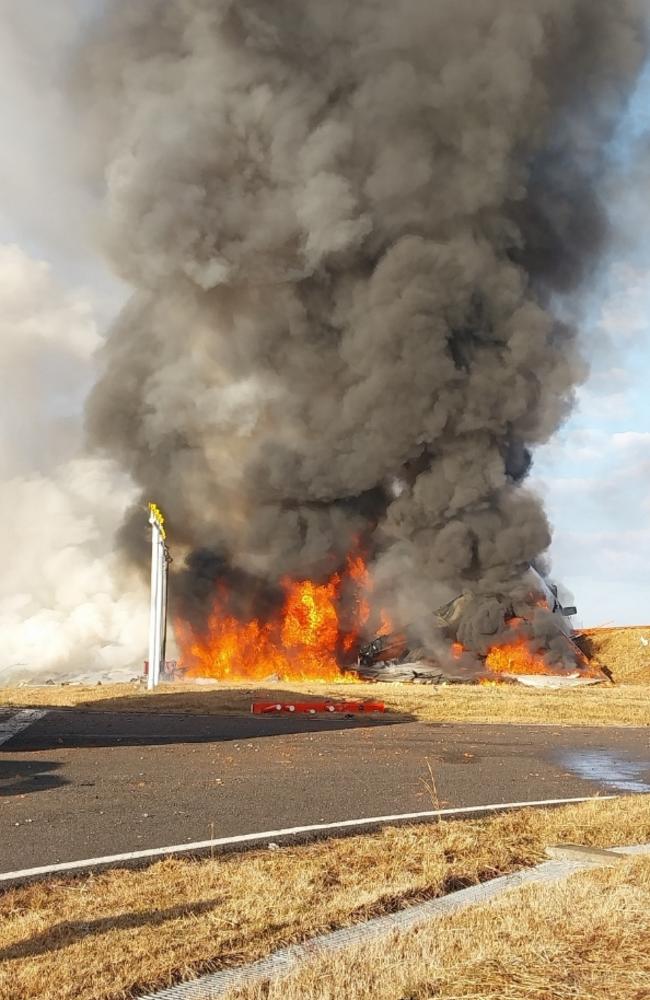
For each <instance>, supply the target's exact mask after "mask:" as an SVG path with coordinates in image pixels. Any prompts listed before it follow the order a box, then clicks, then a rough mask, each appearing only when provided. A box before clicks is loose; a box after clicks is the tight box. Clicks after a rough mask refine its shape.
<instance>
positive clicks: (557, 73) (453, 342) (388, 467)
mask: <svg viewBox="0 0 650 1000" xmlns="http://www.w3.org/2000/svg"><path fill="white" fill-rule="evenodd" d="M646 50H647V38H646V18H645V12H644V3H643V2H641V0H618V2H617V3H611V2H610V0H538V2H537V3H535V4H522V3H521V2H520V0H485V2H482V3H476V2H475V0H438V2H436V3H431V2H428V0H404V2H401V3H398V4H396V3H394V2H393V0H359V2H357V3H355V4H353V5H350V4H349V3H348V2H347V0H329V2H328V3H322V2H321V0H275V2H274V3H273V4H269V3H264V2H262V0H238V2H237V3H234V2H232V0H178V2H174V3H169V2H168V0H150V2H148V3H146V4H134V3H132V2H131V0H113V2H112V3H111V4H108V5H106V6H105V9H104V10H103V12H102V13H101V14H100V15H99V16H98V18H97V19H96V21H95V22H94V25H93V28H92V37H91V38H89V39H87V41H86V44H85V46H84V57H83V58H84V63H83V65H81V66H80V67H79V74H78V76H79V91H80V93H83V99H84V100H85V101H86V102H87V107H88V109H89V119H90V120H89V122H88V127H87V129H83V130H82V131H83V133H84V136H85V137H88V136H91V137H92V138H93V139H94V143H93V148H94V150H95V151H96V153H97V161H96V162H97V168H98V180H100V181H101V182H105V183H106V185H107V194H106V218H105V224H104V230H103V231H104V236H105V244H106V248H107V251H108V253H109V254H110V257H111V259H112V261H113V263H114V266H115V267H116V269H117V270H118V271H119V273H120V275H121V276H122V277H123V278H124V279H125V280H126V281H127V282H129V283H130V284H131V285H132V286H133V287H134V288H135V293H134V296H133V299H132V301H131V302H130V304H129V305H128V306H127V307H126V309H125V310H124V312H123V314H122V315H121V317H120V318H119V319H118V321H117V323H116V324H115V327H114V329H113V331H112V333H111V336H110V338H109V340H108V342H107V345H106V348H105V355H104V372H103V375H102V377H101V379H100V381H99V383H98V384H97V386H96V387H95V389H94V391H93V394H92V396H91V399H90V403H89V407H88V420H87V423H88V431H89V436H90V440H91V443H92V444H93V445H94V446H96V447H97V448H99V449H102V450H104V451H105V452H107V453H109V454H110V455H112V456H114V457H116V458H117V459H118V460H119V461H120V462H121V463H122V465H123V467H124V468H125V469H126V470H127V471H128V472H129V473H130V475H131V476H132V477H133V479H134V481H135V482H136V483H137V484H138V485H139V486H140V488H141V491H142V492H141V501H140V503H139V504H136V505H135V506H134V508H133V509H132V510H131V511H130V512H129V515H128V517H127V519H126V523H125V525H124V528H123V532H122V541H123V545H124V551H125V553H126V554H127V555H128V557H129V558H130V559H131V560H133V561H135V562H140V563H141V564H142V565H143V566H146V562H147V556H148V550H147V546H146V542H145V538H144V536H143V533H142V505H143V504H146V502H147V501H148V500H149V499H150V498H152V497H155V498H156V499H157V500H159V502H160V503H161V504H162V505H163V507H164V508H165V510H166V512H167V514H168V520H169V524H170V529H171V530H172V532H173V535H174V538H175V540H176V563H175V567H174V569H175V572H174V574H173V576H172V579H171V581H170V600H171V603H172V610H173V615H174V618H175V622H176V630H177V637H178V642H179V646H180V651H181V659H182V662H183V663H184V664H185V666H186V669H187V670H188V671H189V672H192V673H206V674H208V675H211V676H217V677H233V676H237V677H256V678H259V677H261V676H268V675H270V674H281V675H282V676H286V677H309V678H314V677H322V678H324V679H331V678H332V677H333V676H339V675H340V674H341V669H342V668H343V669H345V666H346V664H349V665H353V664H354V662H355V657H356V653H355V654H354V655H353V650H355V649H356V650H358V648H359V647H366V646H367V642H368V641H369V640H370V639H371V638H372V637H373V636H376V635H377V634H378V633H382V634H385V633H388V632H393V631H395V629H397V630H399V629H407V631H408V632H409V637H408V639H407V642H406V646H407V648H409V649H417V648H420V649H422V650H424V651H426V655H427V656H428V657H432V656H435V658H437V659H438V660H441V661H442V662H443V666H444V668H445V669H446V670H451V669H453V670H454V671H455V672H456V673H457V674H459V675H462V676H466V677H468V678H469V677H478V676H482V675H483V674H484V672H485V670H486V666H488V667H489V669H490V670H491V671H492V673H494V674H499V675H501V676H505V675H506V674H507V673H508V671H509V670H510V666H509V664H511V663H512V659H513V656H514V653H513V649H514V648H520V647H521V645H522V641H523V640H525V642H524V647H525V650H526V656H530V657H532V658H533V660H534V662H533V660H531V663H532V665H533V666H534V665H535V664H541V663H543V664H544V665H545V667H549V669H551V668H553V669H559V670H561V671H562V670H566V669H567V664H568V661H570V660H571V657H572V656H573V655H574V654H573V652H572V651H571V652H569V650H568V645H567V643H568V640H567V639H566V637H563V638H561V639H560V638H559V636H558V632H557V628H556V627H555V623H553V628H551V627H550V621H551V617H553V618H555V617H557V616H554V615H553V612H552V611H551V610H549V608H546V609H544V608H536V606H535V604H534V603H533V604H532V605H530V604H529V603H527V597H526V595H527V594H528V593H529V592H530V586H529V584H528V583H527V578H528V574H529V567H530V566H531V565H537V566H539V565H541V562H540V560H541V559H542V557H543V553H544V552H545V551H546V549H547V548H548V546H549V543H550V537H551V536H550V529H549V525H548V523H547V519H546V516H545V513H544V510H543V505H542V502H541V500H540V498H539V497H537V496H536V495H535V494H534V493H533V492H532V491H530V490H529V489H527V487H526V484H525V479H526V476H527V473H528V470H529V467H530V463H531V453H532V450H533V449H534V448H535V446H537V445H539V444H541V443H543V442H545V441H547V440H548V439H549V437H550V436H551V435H552V434H553V433H554V431H555V430H556V429H557V428H558V426H559V425H560V424H561V423H562V421H563V420H564V419H565V417H566V416H567V414H568V413H569V412H570V410H571V406H572V402H573V396H574V390H575V387H576V385H577V384H578V383H579V382H580V380H581V379H582V378H583V376H584V374H585V365H584V363H583V361H582V358H581V356H580V351H579V349H578V334H577V330H576V328H575V326H574V325H573V324H572V323H571V322H569V321H568V320H567V316H568V315H570V313H571V310H570V309H569V308H567V306H568V305H571V300H570V296H572V295H573V294H574V293H575V292H576V291H577V290H578V289H579V288H580V286H581V284H583V282H584V279H585V278H587V277H588V276H589V275H590V274H591V273H592V271H593V269H594V267H595V266H596V264H597V263H598V260H599V257H600V254H601V252H602V250H603V248H604V246H605V244H606V238H607V231H608V225H607V219H606V217H605V214H604V209H603V206H602V203H601V202H600V201H599V199H598V186H599V183H600V180H601V176H602V173H603V170H604V167H605V165H606V157H605V149H606V144H607V141H608V139H609V137H610V136H611V135H612V132H613V129H614V128H615V126H616V123H617V121H618V118H619V115H620V113H621V110H622V109H623V107H624V105H625V102H626V100H627V97H628V95H629V93H630V90H631V88H632V87H633V86H634V83H635V80H636V78H637V76H638V72H639V69H640V67H641V65H642V64H643V60H644V58H645V54H646ZM560 306H561V309H560V308H559V307H560ZM179 546H180V549H181V552H180V558H179ZM359 551H363V553H364V559H363V563H364V571H363V572H364V573H369V574H370V576H371V578H372V581H373V582H372V588H369V587H368V586H367V585H366V584H365V583H364V581H363V580H360V579H359V574H358V572H357V570H356V569H354V566H355V560H356V559H357V556H356V553H358V552H359ZM366 564H367V569H366V568H365V567H366ZM355 573H356V574H357V575H356V576H355ZM459 594H461V595H463V596H462V598H461V599H460V600H456V598H457V595H459ZM449 602H454V603H453V604H452V605H450V604H449ZM522 604H523V605H524V606H525V607H524V611H523V613H522V611H521V610H517V609H518V608H520V606H521V605H522ZM445 605H448V610H447V611H446V612H444V613H441V616H438V617H437V616H436V615H435V613H434V612H435V609H436V608H442V607H444V606H445ZM513 612H514V613H513ZM457 615H458V620H456V616H457ZM440 617H442V619H443V621H444V624H441V622H440V620H439V618H440ZM517 619H521V621H517ZM452 625H453V627H451V626H452ZM407 626H408V628H407ZM445 630H447V632H445ZM443 633H444V636H443ZM411 634H412V636H413V638H411ZM486 637H489V640H490V648H489V649H487V648H486V647H485V643H486ZM443 638H444V643H443V641H442V640H443ZM450 640H452V641H450ZM381 641H382V642H386V641H387V640H381ZM454 644H455V645H454ZM454 651H455V653H454ZM373 655H374V654H371V653H368V652H367V651H364V653H363V654H362V655H361V660H362V661H363V660H368V659H369V658H370V659H372V656H373ZM393 659H397V660H399V659H400V657H399V656H397V657H394V658H393ZM488 661H489V662H488ZM375 662H377V661H375ZM575 665H576V664H575V659H574V661H573V668H575ZM369 666H372V664H370V665H369V664H368V663H364V662H362V663H361V664H360V669H361V668H363V669H364V670H367V669H369ZM529 666H530V664H529Z"/></svg>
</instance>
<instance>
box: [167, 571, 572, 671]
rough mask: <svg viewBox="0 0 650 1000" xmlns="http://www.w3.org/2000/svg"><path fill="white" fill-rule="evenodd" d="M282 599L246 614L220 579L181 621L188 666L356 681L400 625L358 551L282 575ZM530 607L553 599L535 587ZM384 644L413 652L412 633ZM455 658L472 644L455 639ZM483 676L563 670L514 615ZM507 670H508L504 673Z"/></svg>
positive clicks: (391, 651) (389, 650)
mask: <svg viewBox="0 0 650 1000" xmlns="http://www.w3.org/2000/svg"><path fill="white" fill-rule="evenodd" d="M281 586H282V592H283V599H282V601H281V603H280V605H279V607H278V610H277V611H276V612H275V613H274V614H272V615H271V616H270V617H269V618H266V619H264V620H262V619H260V618H251V619H250V620H245V621H243V620H241V618H238V617H237V616H235V615H234V614H233V613H232V610H231V603H230V600H229V597H230V595H229V593H228V590H227V588H226V585H225V584H221V585H217V587H216V590H215V598H214V602H213V605H212V609H211V612H210V614H209V616H208V620H207V623H206V625H205V626H204V628H203V629H202V630H201V631H200V632H199V631H196V630H195V629H193V627H192V626H191V625H190V624H189V623H187V622H184V621H176V623H175V626H176V637H177V640H178V644H179V648H180V651H181V661H180V662H181V667H182V669H183V672H184V673H185V675H186V676H189V677H213V678H215V679H218V680H229V681H238V680H246V681H265V680H266V681H268V680H271V679H274V678H275V679H281V680H289V681H315V680H316V681H326V682H327V681H355V680H359V679H360V678H359V675H358V674H357V673H356V671H355V669H354V666H353V664H355V663H356V657H357V654H358V651H359V648H360V646H361V645H363V642H364V640H367V639H368V637H369V636H374V637H379V636H382V635H384V636H390V635H391V633H392V631H393V626H392V623H391V621H390V617H389V616H388V614H387V613H386V612H385V611H382V610H381V609H377V608H376V607H374V606H373V601H372V597H373V582H372V578H371V575H370V573H369V571H368V567H367V565H366V562H365V560H364V558H363V557H362V556H361V555H360V554H358V553H353V554H352V555H350V556H349V557H348V559H347V562H346V565H345V567H344V569H343V570H342V571H340V572H338V573H334V574H333V575H332V576H331V577H330V578H329V579H328V580H327V581H326V582H324V583H316V582H314V581H312V580H291V579H285V580H283V581H282V584H281ZM530 604H531V610H532V609H534V608H535V607H546V606H547V605H546V601H545V600H544V599H543V598H539V599H537V598H536V597H535V595H531V601H530ZM397 639H398V640H399V641H396V642H395V643H392V644H391V643H388V644H385V645H384V646H383V647H382V651H385V658H386V660H390V659H391V657H397V658H398V659H399V657H400V656H401V655H403V654H404V653H408V647H407V645H406V639H405V637H404V636H402V635H398V636H397ZM566 642H567V643H568V644H569V646H568V648H567V652H569V651H570V656H571V658H574V659H575V664H576V667H577V668H582V669H584V668H588V667H589V663H588V660H587V658H586V657H584V656H583V654H582V653H581V652H580V650H579V649H578V648H577V646H575V644H574V643H572V642H571V640H570V639H569V638H568V637H567V639H566ZM450 646H451V648H450V653H451V658H452V660H455V661H461V660H463V658H464V657H465V654H466V653H467V650H465V649H464V647H463V646H462V645H461V643H459V642H452V641H451V639H450ZM482 665H483V667H484V671H485V674H486V675H487V676H485V675H483V677H482V678H480V680H481V682H482V683H503V682H506V681H507V677H506V675H535V674H556V673H558V672H559V673H562V672H564V671H563V668H562V667H561V666H559V665H557V664H554V663H553V661H552V657H550V655H549V650H546V649H545V648H543V646H542V645H541V644H539V643H537V642H536V641H535V640H534V639H533V638H532V636H531V635H530V634H529V629H527V628H526V622H525V621H524V620H523V619H522V618H511V619H510V620H509V621H508V622H507V630H506V632H505V633H504V634H503V635H502V636H501V637H500V638H499V639H498V640H497V641H496V642H495V643H494V645H493V646H492V647H491V649H490V650H489V652H488V653H487V656H485V658H484V659H483V660H482ZM500 678H503V680H502V681H501V680H500Z"/></svg>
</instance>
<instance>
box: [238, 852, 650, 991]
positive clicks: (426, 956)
mask: <svg viewBox="0 0 650 1000" xmlns="http://www.w3.org/2000/svg"><path fill="white" fill-rule="evenodd" d="M649 936H650V861H648V860H647V859H645V860H637V861H630V862H626V863H625V864H623V865H621V866H620V867H617V868H613V869H598V870H596V871H589V872H583V873H580V874H577V875H574V876H573V877H572V878H571V879H569V880H568V881H566V882H563V883H559V884H558V885H555V886H539V885H538V886H530V887H528V888H526V889H520V890H518V891H516V892H512V893H509V894H508V895H507V896H505V897H503V899H501V900H499V901H498V902H495V903H494V904H492V905H491V906H482V907H476V908H472V909H469V910H467V911H465V912H464V913H460V914H458V915H456V916H453V917H445V918H443V919H441V920H435V921H431V922H430V923H429V924H427V925H426V926H423V927H421V928H419V929H418V930H416V931H411V932H409V933H404V934H395V935H393V936H392V937H391V938H389V939H388V940H386V939H384V940H383V941H378V942H377V943H373V944H372V945H370V946H368V945H365V946H363V947H361V946H356V947H354V948H351V949H349V950H348V951H345V952H343V953H339V954H337V955H328V956H323V957H321V958H319V959H316V960H312V961H310V962H309V963H307V964H305V965H302V966H300V967H299V968H298V969H297V970H296V971H295V972H294V973H293V974H292V975H290V976H287V977H283V978H282V979H281V980H277V981H276V982H274V983H273V984H271V985H270V987H269V988H268V989H267V988H264V987H261V988H253V989H250V988H249V989H244V990H237V991H233V992H232V993H231V994H229V995H228V1000H262V998H264V1000H306V998H309V1000H339V998H340V997H342V996H345V998H346V1000H395V998H397V997H400V998H402V1000H427V998H430V997H436V998H437V1000H461V998H465V1000H522V997H525V998H526V1000H550V998H553V1000H611V998H612V997H616V998H618V997H620V998H623V1000H647V998H648V997H649V996H650V948H649V947H648V938H649ZM342 984H345V986H344V988H343V987H342Z"/></svg>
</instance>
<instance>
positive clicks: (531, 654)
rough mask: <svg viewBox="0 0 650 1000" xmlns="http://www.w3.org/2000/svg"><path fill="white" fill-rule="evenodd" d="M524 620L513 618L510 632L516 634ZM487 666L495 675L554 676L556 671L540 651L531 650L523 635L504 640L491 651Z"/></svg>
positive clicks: (486, 661) (510, 622)
mask: <svg viewBox="0 0 650 1000" xmlns="http://www.w3.org/2000/svg"><path fill="white" fill-rule="evenodd" d="M522 623H523V619H522V618H511V619H510V621H509V622H508V628H509V630H510V631H514V632H516V631H517V629H518V628H519V627H520V626H521V625H522ZM485 666H486V667H487V668H488V670H491V671H492V673H495V674H524V675H526V674H528V675H530V674H553V673H555V672H556V671H554V670H553V668H552V666H551V665H550V664H549V663H547V662H546V660H545V659H544V656H543V654H542V653H541V652H540V651H535V650H534V649H532V648H531V646H530V642H529V640H528V639H527V638H526V637H525V636H523V635H519V636H517V635H514V636H513V637H512V639H510V640H509V641H508V640H507V639H505V638H504V640H503V641H502V642H498V643H496V644H495V645H494V646H492V648H491V649H490V651H489V653H488V655H487V656H486V658H485Z"/></svg>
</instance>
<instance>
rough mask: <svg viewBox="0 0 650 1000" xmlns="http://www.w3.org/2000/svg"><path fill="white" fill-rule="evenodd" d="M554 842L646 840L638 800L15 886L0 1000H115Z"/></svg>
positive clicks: (0, 941) (381, 909)
mask: <svg viewBox="0 0 650 1000" xmlns="http://www.w3.org/2000/svg"><path fill="white" fill-rule="evenodd" d="M558 841H565V842H566V841H572V842H576V841H577V842H581V843H585V844H590V845H596V846H601V847H602V846H608V845H612V844H617V843H619V844H625V843H640V842H647V841H650V797H644V796H637V797H631V798H627V799H618V800H613V801H603V802H590V803H584V804H581V805H579V806H571V807H564V808H562V809H558V810H551V811H534V810H527V811H525V812H518V813H512V814H507V815H502V816H498V817H494V818H491V819H484V820H473V821H466V822H458V821H456V822H443V823H438V824H435V825H431V826H425V825H420V826H413V827H402V828H393V829H386V830H382V831H379V832H376V833H373V834H370V835H364V836H355V837H350V838H348V839H344V840H334V841H328V842H319V843H312V844H308V845H305V846H302V847H291V848H284V849H281V850H278V851H268V850H266V851H256V852H254V853H251V854H246V855H231V856H229V857H221V858H215V859H207V860H201V861H199V860H191V859H169V860H166V861H163V862H160V863H158V864H155V865H153V866H152V867H150V868H148V869H146V870H144V871H129V870H123V871H115V872H106V873H103V874H100V875H95V876H90V877H88V876H86V877H80V878H76V879H68V880H65V879H57V880H54V881H52V882H49V883H39V884H35V885H32V886H27V887H23V888H20V889H13V890H10V891H8V892H6V893H5V894H4V895H3V896H2V897H0V1000H18V998H20V1000H37V998H38V1000H73V998H74V1000H109V998H110V1000H117V998H124V997H127V996H131V995H132V994H134V993H135V992H136V991H141V992H143V991H145V990H146V989H153V988H155V987H156V986H162V985H164V984H167V983H170V982H172V981H174V980H178V979H179V978H183V977H189V976H190V975H191V974H192V973H194V972H200V971H204V970H207V969H213V968H219V967H224V966H233V965H239V964H243V963H244V962H246V961H249V960H252V959H255V958H259V957H261V956H263V955H265V954H268V953H269V952H271V951H273V950H274V949H276V948H278V947H281V946H283V945H285V944H288V943H290V942H292V941H297V940H301V939H305V938H307V937H311V936H313V935H314V934H317V933H319V932H323V931H326V930H329V929H331V928H333V927H337V926H343V925H347V924H352V923H355V922H358V921H362V920H365V919H367V918H368V917H371V916H375V915H378V914H382V913H387V912H391V911H395V910H397V909H400V908H402V907H404V906H407V905H409V904H411V903H414V902H417V901H419V900H424V899H429V898H433V897H436V896H439V895H442V894H444V893H447V892H450V891H452V890H454V889H457V888H461V887H462V886H465V885H469V884H473V883H476V882H478V881H481V880H485V879H487V878H491V877H492V876H494V875H497V874H499V873H504V872H510V871H513V870H516V869H518V868H520V867H522V866H524V865H529V864H533V863H535V862H537V861H538V860H540V858H541V857H542V855H543V849H544V847H545V846H546V845H547V844H549V843H553V842H558ZM587 914H588V916H587ZM589 920H591V914H590V908H587V907H585V909H584V913H583V917H582V921H583V930H584V928H585V927H587V926H588V921H589ZM493 944H496V945H498V950H494V949H493V950H492V952H491V954H492V956H493V958H492V961H493V962H497V959H498V955H499V953H500V948H501V943H500V940H499V936H498V935H497V936H495V937H494V939H493ZM495 956H496V957H495ZM485 960H486V961H487V958H486V959H485ZM338 995H340V993H339V994H338ZM395 995H397V996H399V995H400V994H395ZM425 995H426V994H422V996H425ZM464 995H465V994H464ZM533 995H534V994H533ZM548 995H550V994H548ZM559 995H560V996H562V994H559ZM577 995H578V994H575V996H577ZM618 995H622V994H621V993H620V992H619V993H618ZM479 996H482V994H479Z"/></svg>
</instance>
